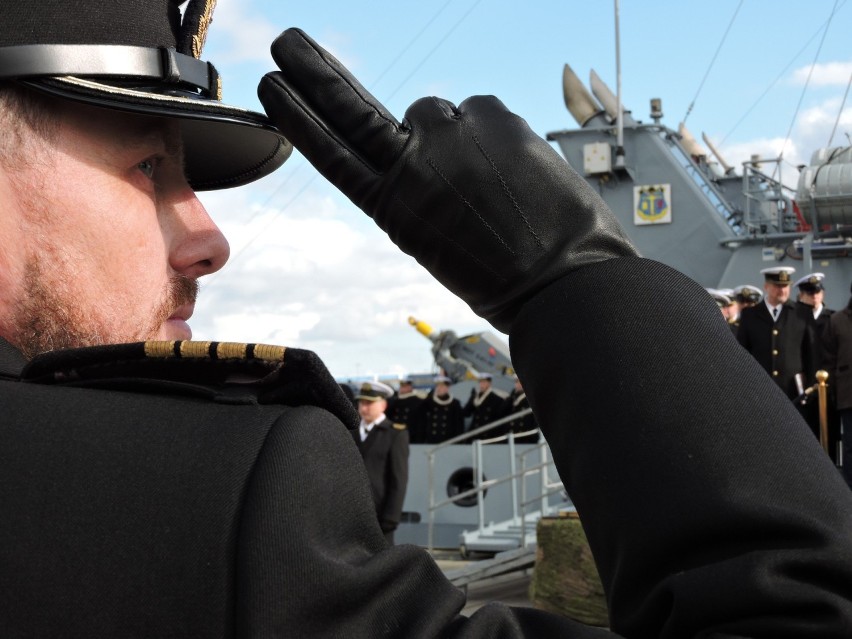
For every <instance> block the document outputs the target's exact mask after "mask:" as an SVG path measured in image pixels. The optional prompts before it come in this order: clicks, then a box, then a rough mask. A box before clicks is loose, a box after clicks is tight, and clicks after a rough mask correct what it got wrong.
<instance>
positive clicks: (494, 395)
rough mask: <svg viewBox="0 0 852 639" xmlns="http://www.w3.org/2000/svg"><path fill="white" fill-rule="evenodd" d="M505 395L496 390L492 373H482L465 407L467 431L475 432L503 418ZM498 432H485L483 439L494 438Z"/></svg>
mask: <svg viewBox="0 0 852 639" xmlns="http://www.w3.org/2000/svg"><path fill="white" fill-rule="evenodd" d="M505 398H506V396H505V395H503V394H500V393H498V392H497V390H495V388H494V386H493V384H492V375H491V373H480V374H479V376H478V381H477V386H476V388H472V389H471V391H470V398H468V400H467V403H466V404H465V405H464V410H463V413H462V414H463V415H464V416H465V418H467V419H469V420H470V422H469V427H468V428H467V430H475V429H477V428H479V427H481V426H485V425H486V424H490V423H491V422H493V421H495V420H497V419H499V418H500V417H502V415H501V412H502V409H503V400H504V399H505ZM495 434H497V431H496V430H495V431H493V432H485V433H483V434H482V437H486V438H487V437H492V436H494V435H495Z"/></svg>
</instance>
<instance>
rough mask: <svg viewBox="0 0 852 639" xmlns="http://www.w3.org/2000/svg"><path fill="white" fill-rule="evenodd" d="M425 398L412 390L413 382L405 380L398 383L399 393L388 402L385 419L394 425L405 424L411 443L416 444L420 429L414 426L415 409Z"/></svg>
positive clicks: (424, 395) (423, 394) (422, 394)
mask: <svg viewBox="0 0 852 639" xmlns="http://www.w3.org/2000/svg"><path fill="white" fill-rule="evenodd" d="M425 397H426V394H425V393H421V392H418V391H416V390H414V382H412V380H410V379H408V378H405V379H401V380H400V382H399V391H398V392H397V394H396V395H395V396H394V397H392V398H391V400H390V401H389V402H388V410H387V413H386V415H387V417H388V419H389V420H391V422H393V423H394V424H405V425H406V426H407V427H408V432H409V435H410V436H411V443H412V444H418V443H420V442H419V440H418V439H417V438H416V436H417V434H419V433H420V429H419V428H417V427H416V426H415V424H414V418H415V416H416V414H417V407H418V406H420V404H421V403H422V402H423V399H424V398H425Z"/></svg>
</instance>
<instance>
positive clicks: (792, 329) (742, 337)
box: [737, 266, 811, 399]
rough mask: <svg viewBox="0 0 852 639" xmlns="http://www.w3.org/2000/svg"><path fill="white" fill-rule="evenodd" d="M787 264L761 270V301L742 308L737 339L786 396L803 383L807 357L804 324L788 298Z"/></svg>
mask: <svg viewBox="0 0 852 639" xmlns="http://www.w3.org/2000/svg"><path fill="white" fill-rule="evenodd" d="M794 271H795V269H794V268H793V267H791V266H776V267H771V268H766V269H763V270H762V271H761V273H762V274H763V276H764V279H765V283H764V291H765V295H764V298H763V303H762V304H758V305H756V306H753V307H751V308H746V309H744V310H743V312H742V316H741V320H740V326H739V329H738V331H737V339H738V340H739V342H740V344H742V345H743V347H744V348H745V349H746V350H747V351H748V352H749V353H751V354H752V356H754V358H755V359H756V360H757V361H758V363H759V364H760V365H761V366H762V367H763V369H764V370H765V371H766V372H767V373H769V375H770V376H772V379H773V380H775V383H776V384H778V386H779V387H780V388H781V390H783V391H784V393H785V394H786V395H787V397H789V398H790V399H794V398H796V397H798V396H799V395H800V394H801V393H802V391H803V390H804V386H805V383H806V382H805V377H804V376H805V373H806V364H807V362H808V361H810V360H809V358H810V357H811V355H810V350H809V349H810V341H809V339H808V327H807V324H806V323H805V321H804V319H802V317H801V315H800V314H798V313H797V312H796V308H795V306H794V305H793V303H792V302H790V301H789V297H790V285H791V284H792V280H791V278H790V276H791V274H792V273H793V272H794Z"/></svg>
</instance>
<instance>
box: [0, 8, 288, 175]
mask: <svg viewBox="0 0 852 639" xmlns="http://www.w3.org/2000/svg"><path fill="white" fill-rule="evenodd" d="M182 4H184V0H109V1H108V2H102V1H100V0H83V1H82V2H73V3H72V2H68V0H32V1H30V2H5V3H4V5H5V6H4V7H3V8H2V12H1V13H0V79H13V80H16V81H18V82H20V83H22V84H25V85H27V86H29V87H31V88H33V89H37V90H38V91H41V92H44V93H49V94H51V95H54V96H57V97H61V98H66V99H71V100H75V101H78V102H83V103H86V104H90V105H93V106H99V107H106V108H110V109H117V110H122V111H129V112H132V113H139V114H144V115H153V116H163V117H170V118H175V119H176V120H177V121H178V124H179V126H180V129H181V134H182V136H183V141H184V155H185V158H186V171H187V178H188V180H189V183H190V185H191V186H192V187H193V188H194V189H196V190H212V189H221V188H228V187H232V186H239V185H241V184H246V183H249V182H252V181H254V180H256V179H258V178H261V177H263V176H265V175H268V174H269V173H271V172H272V171H274V170H275V169H277V168H278V167H279V166H281V164H282V163H283V162H284V161H285V160H286V159H287V157H289V155H290V152H291V151H292V148H293V147H292V145H291V144H290V143H289V142H288V141H287V140H286V139H285V138H284V136H283V135H281V133H280V132H279V131H278V130H277V129H276V128H275V126H274V125H273V124H272V123H271V122H270V121H269V120H268V119H267V118H266V116H265V115H262V114H260V113H255V112H253V111H248V110H246V109H241V108H238V107H232V106H228V105H225V104H222V102H221V80H220V78H219V74H218V73H217V72H216V69H215V67H213V65H212V64H210V63H207V62H203V61H202V60H201V59H200V58H201V52H202V49H203V46H204V40H205V38H206V35H207V29H208V28H209V26H210V23H211V22H212V16H213V7H214V5H215V4H216V2H215V0H189V2H188V3H186V7H185V9H184V11H183V15H181V10H180V5H182Z"/></svg>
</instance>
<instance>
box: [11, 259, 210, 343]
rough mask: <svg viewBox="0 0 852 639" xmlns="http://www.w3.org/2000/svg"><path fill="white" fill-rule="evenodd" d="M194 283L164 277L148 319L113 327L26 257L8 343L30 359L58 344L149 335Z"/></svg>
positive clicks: (194, 290) (192, 293)
mask: <svg viewBox="0 0 852 639" xmlns="http://www.w3.org/2000/svg"><path fill="white" fill-rule="evenodd" d="M197 296H198V281H197V280H194V279H191V278H188V277H186V276H184V275H174V276H172V277H171V278H170V280H169V283H168V286H167V289H166V291H164V293H163V295H162V298H161V299H160V301H159V302H158V303H157V305H156V306H155V307H154V310H153V311H152V313H151V314H150V317H149V318H148V320H147V321H146V322H144V323H141V322H142V321H143V320H142V319H141V318H140V320H139V321H140V324H137V325H131V328H129V329H124V330H119V329H116V328H115V327H114V325H108V324H107V322H106V321H103V320H100V319H98V318H97V317H95V316H94V315H93V314H92V312H91V309H86V308H83V306H82V305H81V304H79V303H78V302H77V301H76V299H75V298H74V296H73V295H71V294H70V293H69V292H68V291H65V290H62V287H61V283H58V284H57V285H51V284H50V282H49V281H48V279H47V278H46V277H45V274H44V272H43V269H42V268H41V266H40V263H39V261H37V260H34V261H31V262H30V263H29V264H28V265H27V267H26V271H25V274H24V294H23V296H22V299H21V300H20V301H19V303H18V304H17V305H16V307H15V310H14V312H13V315H12V343H13V344H14V345H15V346H17V347H18V349H19V350H20V351H21V352H22V353H23V354H24V356H25V357H26V358H27V359H31V358H33V357H35V356H36V355H38V354H40V353H46V352H47V351H52V350H56V349H60V348H82V347H85V346H100V345H103V344H120V343H125V342H138V341H144V340H146V339H151V338H152V337H154V336H155V335H156V334H157V332H158V331H159V329H160V327H161V326H162V325H163V324H164V323H165V322H166V320H168V318H169V317H171V315H172V313H174V311H175V310H176V309H177V308H178V307H180V306H183V305H184V304H189V303H194V302H195V299H196V297H197Z"/></svg>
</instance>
